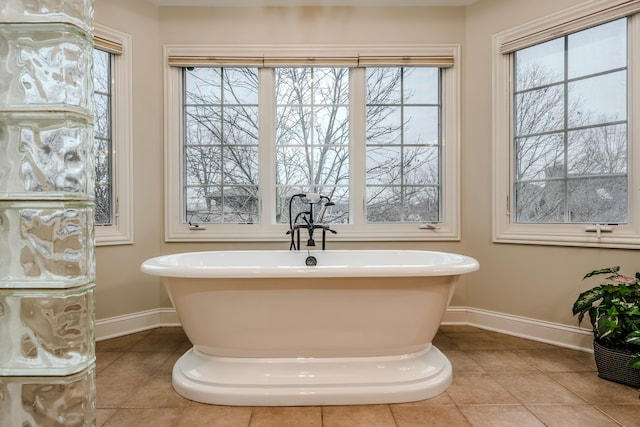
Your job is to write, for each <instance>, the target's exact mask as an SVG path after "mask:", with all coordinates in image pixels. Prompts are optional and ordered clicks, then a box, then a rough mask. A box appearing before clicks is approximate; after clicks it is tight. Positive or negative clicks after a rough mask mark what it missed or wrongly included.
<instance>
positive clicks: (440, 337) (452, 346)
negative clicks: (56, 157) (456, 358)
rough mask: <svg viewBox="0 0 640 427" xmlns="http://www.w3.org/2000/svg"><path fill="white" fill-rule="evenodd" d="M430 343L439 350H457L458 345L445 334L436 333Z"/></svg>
mask: <svg viewBox="0 0 640 427" xmlns="http://www.w3.org/2000/svg"><path fill="white" fill-rule="evenodd" d="M431 343H432V344H433V345H434V346H436V347H437V348H438V349H440V350H443V351H444V350H457V349H458V346H457V345H456V342H455V340H454V339H453V338H451V337H450V336H448V335H446V334H442V333H438V334H436V336H435V337H434V338H433V340H432V341H431Z"/></svg>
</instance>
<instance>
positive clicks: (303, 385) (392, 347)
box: [141, 250, 479, 406]
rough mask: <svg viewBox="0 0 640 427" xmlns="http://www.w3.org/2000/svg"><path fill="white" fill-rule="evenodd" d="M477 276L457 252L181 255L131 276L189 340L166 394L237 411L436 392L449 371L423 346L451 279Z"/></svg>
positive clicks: (414, 397) (144, 266) (448, 294)
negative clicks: (154, 289) (161, 294)
mask: <svg viewBox="0 0 640 427" xmlns="http://www.w3.org/2000/svg"><path fill="white" fill-rule="evenodd" d="M310 255H311V256H313V257H314V258H313V259H311V261H313V260H314V259H315V260H316V261H317V264H316V265H312V266H308V265H307V263H309V264H313V262H309V259H308V257H309V256H310ZM478 268H479V264H478V262H477V261H476V260H474V259H473V258H469V257H466V256H463V255H456V254H450V253H443V252H431V251H406V250H327V251H312V252H308V251H219V252H216V251H211V252H192V253H181V254H175V255H165V256H160V257H156V258H152V259H149V260H147V261H145V262H144V263H143V264H142V267H141V269H142V271H143V272H145V273H147V274H152V275H156V276H162V277H163V282H164V284H165V286H166V289H167V291H168V293H169V296H170V298H171V301H172V302H173V304H174V306H175V309H176V312H177V314H178V318H179V319H180V322H181V323H182V326H183V328H184V331H185V333H186V334H187V336H188V338H189V339H190V340H191V342H192V343H193V348H192V349H190V350H189V351H187V352H186V353H185V354H184V355H183V356H182V357H181V358H180V359H179V360H178V361H177V362H176V364H175V366H174V368H173V386H174V388H175V390H176V391H177V392H178V393H179V394H181V395H182V396H184V397H186V398H188V399H191V400H195V401H199V402H203V403H212V404H222V405H247V406H259V405H268V406H283V405H286V406H298V405H347V404H372V403H397V402H409V401H416V400H422V399H427V398H430V397H433V396H436V395H437V394H440V393H442V392H443V391H445V390H446V389H447V387H448V386H449V385H450V384H451V380H452V368H451V364H450V363H449V361H448V360H447V358H446V357H445V356H444V355H443V354H442V353H441V352H440V351H439V350H438V349H437V348H436V347H434V346H433V345H432V344H431V341H432V339H433V337H434V336H435V334H436V332H437V330H438V327H439V325H440V322H441V321H442V318H443V316H444V314H445V311H446V309H447V306H448V304H449V301H450V299H451V296H452V294H453V290H454V285H455V283H456V280H457V279H458V277H459V275H461V274H464V273H469V272H472V271H475V270H477V269H478Z"/></svg>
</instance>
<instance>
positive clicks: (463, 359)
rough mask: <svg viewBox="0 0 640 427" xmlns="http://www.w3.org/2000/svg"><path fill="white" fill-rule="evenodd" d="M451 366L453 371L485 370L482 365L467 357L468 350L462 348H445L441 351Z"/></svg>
mask: <svg viewBox="0 0 640 427" xmlns="http://www.w3.org/2000/svg"><path fill="white" fill-rule="evenodd" d="M443 353H444V354H445V356H447V358H448V359H449V362H451V366H453V372H455V373H463V372H485V370H484V369H482V366H480V365H478V363H476V361H475V360H473V359H472V358H471V357H469V352H467V351H462V350H446V351H444V352H443Z"/></svg>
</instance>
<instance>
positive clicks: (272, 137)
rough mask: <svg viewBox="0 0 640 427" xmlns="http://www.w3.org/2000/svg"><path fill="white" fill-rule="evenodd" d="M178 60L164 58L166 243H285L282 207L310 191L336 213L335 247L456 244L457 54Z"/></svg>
mask: <svg viewBox="0 0 640 427" xmlns="http://www.w3.org/2000/svg"><path fill="white" fill-rule="evenodd" d="M168 49H169V50H171V49H172V48H171V47H169V48H168ZM282 49H283V52H286V48H282ZM180 50H181V48H173V51H172V52H165V53H166V54H167V57H168V62H169V64H170V66H169V67H168V69H167V88H168V90H167V92H168V94H169V102H168V108H167V121H168V123H169V126H168V134H167V140H166V143H167V153H168V156H167V178H166V179H167V181H166V187H167V209H168V215H167V239H168V240H187V241H188V240H200V239H206V240H286V236H285V231H286V227H287V224H288V223H289V199H290V197H291V196H292V195H294V194H299V193H309V192H311V193H319V194H322V195H325V196H327V197H329V198H330V199H331V201H332V202H333V203H334V205H333V206H332V207H331V208H329V209H327V210H326V211H325V216H324V220H325V221H326V222H328V223H330V224H331V227H332V228H333V229H335V230H336V231H338V235H336V236H333V235H332V239H343V240H428V239H436V240H438V239H439V240H451V239H457V238H458V210H457V209H458V188H457V183H458V179H457V173H458V171H457V148H458V141H457V133H456V129H457V108H458V107H457V93H458V92H457V81H458V76H457V72H456V71H455V67H452V65H453V59H454V57H455V56H457V47H454V46H452V47H449V48H447V52H448V55H445V57H448V58H449V59H445V60H444V62H442V65H440V64H439V63H438V61H443V59H442V56H440V55H434V54H431V55H425V56H422V57H420V59H421V61H415V59H414V61H413V62H412V63H411V64H404V61H406V60H407V58H406V56H402V55H395V56H393V57H392V58H391V59H389V58H388V57H385V60H384V64H377V63H374V64H371V65H366V66H365V65H362V64H361V63H359V61H358V59H357V58H356V59H355V60H352V59H351V58H334V59H331V60H327V59H323V60H321V61H315V60H309V58H301V59H299V60H296V59H295V58H294V59H291V58H289V59H287V60H280V61H279V62H278V64H277V65H266V62H267V60H265V61H264V62H265V63H264V64H261V65H258V66H250V63H253V62H255V59H253V58H247V59H246V62H247V64H242V62H243V61H242V59H238V58H237V57H234V60H233V61H232V62H233V64H225V63H224V60H219V59H216V58H217V56H216V55H213V54H209V55H206V49H205V50H204V51H203V52H202V54H201V55H202V56H199V57H182V56H180V55H179V54H178V53H179V52H180ZM427 50H428V49H427ZM189 53H193V50H189ZM281 54H282V55H283V56H286V55H285V54H284V53H281ZM435 57H437V59H436V58H435ZM394 58H395V59H394ZM374 61H378V62H379V61H380V58H378V57H375V59H374ZM296 62H300V63H301V64H297V63H296ZM307 62H311V64H306V63H307ZM332 62H335V64H333V63H332ZM347 62H348V63H349V64H348V65H347V64H346V63H347ZM245 65H246V66H245ZM445 140H446V141H447V142H448V144H445V143H444V141H445ZM444 147H447V149H446V150H445V148H444Z"/></svg>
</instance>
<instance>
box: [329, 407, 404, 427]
mask: <svg viewBox="0 0 640 427" xmlns="http://www.w3.org/2000/svg"><path fill="white" fill-rule="evenodd" d="M322 421H323V424H322V425H323V426H324V427H395V426H396V423H395V421H394V420H393V415H392V414H391V409H390V408H389V406H388V405H353V406H325V407H323V408H322Z"/></svg>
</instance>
